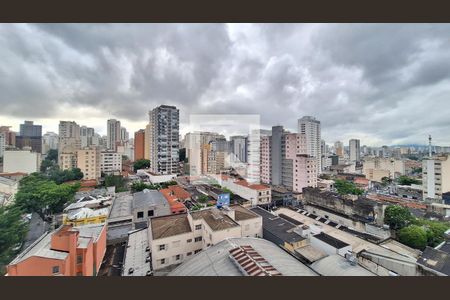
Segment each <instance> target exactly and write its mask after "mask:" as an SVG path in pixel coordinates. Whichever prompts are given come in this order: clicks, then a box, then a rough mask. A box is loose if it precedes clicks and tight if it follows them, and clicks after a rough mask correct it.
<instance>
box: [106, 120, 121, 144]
mask: <svg viewBox="0 0 450 300" xmlns="http://www.w3.org/2000/svg"><path fill="white" fill-rule="evenodd" d="M121 132H122V130H121V127H120V121H118V120H116V119H110V120H108V122H107V135H108V141H107V148H108V149H109V150H113V151H116V150H117V143H118V142H120V137H121Z"/></svg>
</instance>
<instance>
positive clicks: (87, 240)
mask: <svg viewBox="0 0 450 300" xmlns="http://www.w3.org/2000/svg"><path fill="white" fill-rule="evenodd" d="M105 251H106V226H105V224H95V225H85V226H80V227H72V226H71V225H63V226H61V227H59V228H58V229H57V230H56V231H54V232H52V233H46V234H44V235H43V236H41V237H40V238H39V239H38V240H36V241H35V242H34V243H33V244H32V245H30V246H29V247H28V248H27V249H25V250H24V251H23V252H22V253H20V254H19V255H18V256H17V257H16V258H15V259H14V260H13V261H12V262H11V263H10V264H9V265H8V267H7V268H8V276H96V275H97V273H98V270H99V269H100V266H101V263H102V260H103V256H104V255H105Z"/></svg>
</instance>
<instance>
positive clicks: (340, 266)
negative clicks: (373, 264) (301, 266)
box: [311, 254, 376, 276]
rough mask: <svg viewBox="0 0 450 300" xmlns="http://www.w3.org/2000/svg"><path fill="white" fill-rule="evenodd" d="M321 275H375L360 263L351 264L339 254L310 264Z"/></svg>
mask: <svg viewBox="0 0 450 300" xmlns="http://www.w3.org/2000/svg"><path fill="white" fill-rule="evenodd" d="M311 268H312V269H313V270H314V271H316V272H317V273H319V274H320V275H322V276H376V275H375V274H374V273H372V272H370V271H369V270H367V269H365V268H363V267H361V266H360V265H352V264H350V262H349V261H348V260H347V259H345V258H344V257H342V256H340V255H337V254H335V255H330V256H327V257H325V258H322V259H320V260H318V261H316V262H315V263H313V264H312V265H311Z"/></svg>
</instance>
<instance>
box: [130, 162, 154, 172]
mask: <svg viewBox="0 0 450 300" xmlns="http://www.w3.org/2000/svg"><path fill="white" fill-rule="evenodd" d="M149 167H150V160H148V159H138V160H137V161H135V162H134V163H133V169H134V172H136V171H137V170H140V169H147V168H149Z"/></svg>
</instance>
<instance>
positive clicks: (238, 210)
mask: <svg viewBox="0 0 450 300" xmlns="http://www.w3.org/2000/svg"><path fill="white" fill-rule="evenodd" d="M230 208H231V209H234V218H235V220H236V221H243V220H249V219H254V218H259V217H260V216H259V215H258V214H256V213H254V212H252V211H251V210H249V209H246V208H245V207H242V206H240V205H234V206H231V207H230Z"/></svg>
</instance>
